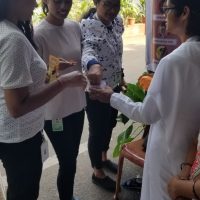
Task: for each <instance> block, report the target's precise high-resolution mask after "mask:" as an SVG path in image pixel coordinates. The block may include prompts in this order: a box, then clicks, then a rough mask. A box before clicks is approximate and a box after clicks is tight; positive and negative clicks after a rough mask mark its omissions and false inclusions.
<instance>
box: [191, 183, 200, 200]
mask: <svg viewBox="0 0 200 200" xmlns="http://www.w3.org/2000/svg"><path fill="white" fill-rule="evenodd" d="M196 182H197V181H194V183H193V186H192V192H193V194H194V197H195V199H197V200H200V197H199V196H198V194H197V193H196V190H195V184H196Z"/></svg>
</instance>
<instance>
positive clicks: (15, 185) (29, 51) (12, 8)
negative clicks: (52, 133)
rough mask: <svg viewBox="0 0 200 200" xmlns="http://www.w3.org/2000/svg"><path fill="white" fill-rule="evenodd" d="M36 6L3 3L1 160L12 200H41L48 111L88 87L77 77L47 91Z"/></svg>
mask: <svg viewBox="0 0 200 200" xmlns="http://www.w3.org/2000/svg"><path fill="white" fill-rule="evenodd" d="M35 6H36V1H35V0H18V1H16V0H0V55H1V56H0V159H1V161H2V163H3V166H4V168H5V171H6V175H7V182H8V190H7V200H36V199H37V198H38V194H39V182H40V177H41V173H42V159H43V158H44V157H43V156H44V153H45V151H42V150H43V149H44V139H43V136H42V129H43V127H44V107H43V105H44V104H45V103H47V102H48V101H49V100H50V99H52V98H53V97H54V96H56V95H57V94H58V93H59V92H61V91H62V90H63V89H64V88H66V87H68V86H70V87H71V86H74V87H83V88H84V87H85V85H86V80H85V78H84V77H83V76H82V75H81V73H80V72H77V71H76V72H73V73H69V74H65V75H61V76H60V77H58V78H57V80H55V81H53V82H52V83H51V84H49V85H44V80H45V77H46V65H45V63H44V62H43V61H42V59H41V58H40V56H39V55H38V54H37V52H36V50H35V45H34V42H33V39H32V25H31V24H30V21H29V20H30V19H31V16H32V13H33V9H34V8H35ZM44 150H45V149H44Z"/></svg>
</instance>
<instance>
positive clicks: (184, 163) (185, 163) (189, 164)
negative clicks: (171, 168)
mask: <svg viewBox="0 0 200 200" xmlns="http://www.w3.org/2000/svg"><path fill="white" fill-rule="evenodd" d="M185 165H188V166H190V167H192V164H191V163H188V162H183V163H181V166H180V168H181V170H182V169H183V166H185Z"/></svg>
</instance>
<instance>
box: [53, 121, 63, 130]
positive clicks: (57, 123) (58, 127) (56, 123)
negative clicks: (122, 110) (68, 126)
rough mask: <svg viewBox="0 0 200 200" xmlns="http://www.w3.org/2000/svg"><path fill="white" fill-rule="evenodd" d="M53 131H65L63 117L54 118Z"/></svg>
mask: <svg viewBox="0 0 200 200" xmlns="http://www.w3.org/2000/svg"><path fill="white" fill-rule="evenodd" d="M52 131H53V132H59V131H63V120H62V119H54V120H52Z"/></svg>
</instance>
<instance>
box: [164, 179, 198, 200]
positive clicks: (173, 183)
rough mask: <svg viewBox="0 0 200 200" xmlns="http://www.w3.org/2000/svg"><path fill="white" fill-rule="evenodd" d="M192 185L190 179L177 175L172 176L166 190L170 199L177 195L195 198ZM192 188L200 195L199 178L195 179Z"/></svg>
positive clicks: (175, 197)
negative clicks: (180, 177) (183, 178)
mask: <svg viewBox="0 0 200 200" xmlns="http://www.w3.org/2000/svg"><path fill="white" fill-rule="evenodd" d="M193 187H194V182H193V181H192V180H180V179H179V178H178V177H173V178H172V179H171V180H170V182H169V185H168V192H169V195H170V197H171V198H172V200H175V199H177V197H182V198H189V199H193V198H195V194H194V191H193ZM194 189H195V192H196V194H197V195H198V196H199V197H200V180H197V181H196V183H195V187H194ZM182 198H181V199H182Z"/></svg>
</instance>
